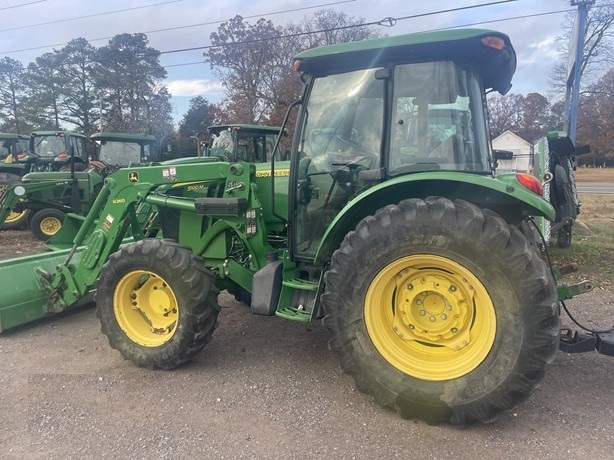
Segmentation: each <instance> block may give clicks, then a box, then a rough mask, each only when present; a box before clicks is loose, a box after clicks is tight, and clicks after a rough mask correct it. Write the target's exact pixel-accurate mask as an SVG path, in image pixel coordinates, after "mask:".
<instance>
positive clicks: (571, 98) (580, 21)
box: [564, 0, 595, 144]
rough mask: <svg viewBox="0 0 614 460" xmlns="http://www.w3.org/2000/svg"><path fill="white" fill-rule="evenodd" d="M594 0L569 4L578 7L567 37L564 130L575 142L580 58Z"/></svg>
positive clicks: (582, 55)
mask: <svg viewBox="0 0 614 460" xmlns="http://www.w3.org/2000/svg"><path fill="white" fill-rule="evenodd" d="M594 3H595V0H571V2H570V4H571V6H577V7H578V13H577V15H576V22H575V24H574V29H573V30H572V32H571V37H570V39H569V51H568V58H567V92H566V93H565V126H564V130H565V131H566V132H567V134H568V135H569V138H570V139H571V141H572V142H573V143H574V144H575V142H576V124H577V121H578V104H579V102H578V101H579V92H580V77H581V76H582V73H581V70H582V58H583V57H584V37H585V33H586V30H585V29H586V20H587V17H588V10H589V9H590V8H591V6H593V4H594Z"/></svg>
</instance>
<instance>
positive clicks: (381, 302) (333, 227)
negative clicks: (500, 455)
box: [0, 29, 613, 425]
mask: <svg viewBox="0 0 614 460" xmlns="http://www.w3.org/2000/svg"><path fill="white" fill-rule="evenodd" d="M294 67H295V69H296V70H297V72H299V73H300V78H301V80H302V82H303V84H304V86H303V91H302V95H301V97H300V99H299V100H298V101H297V102H296V103H295V104H293V105H292V107H291V110H289V111H288V115H287V117H286V121H287V118H288V117H289V116H290V114H291V113H294V112H292V110H294V108H297V107H298V112H297V119H296V125H295V126H296V129H295V132H294V137H293V144H292V148H291V152H290V159H289V160H288V161H285V160H284V161H280V160H278V159H276V158H275V156H272V157H271V158H269V159H268V160H267V162H264V163H257V162H250V161H246V160H248V159H250V158H249V157H243V156H242V155H239V154H237V153H234V154H232V155H230V156H229V157H227V158H221V157H210V158H206V159H205V158H203V159H202V162H199V160H194V161H190V162H186V163H178V164H160V165H152V166H148V167H128V168H124V169H121V170H119V171H117V172H115V173H113V174H111V175H109V176H108V177H106V178H105V180H104V186H103V187H102V189H101V190H100V192H99V194H98V197H97V199H96V202H95V203H94V205H93V206H92V209H91V210H90V212H89V213H88V215H87V216H86V217H85V218H81V219H82V222H81V223H80V225H79V226H75V227H74V228H75V229H77V228H78V231H77V232H76V234H75V235H71V236H74V238H73V247H72V248H71V249H66V250H63V251H56V252H52V253H49V254H40V255H36V256H30V257H26V258H21V259H13V260H8V261H5V262H2V263H0V269H2V268H4V269H6V271H7V276H3V277H2V279H5V280H9V279H10V280H11V283H12V285H11V287H12V289H7V291H8V293H6V294H3V296H2V300H0V328H2V329H9V328H12V327H15V326H18V325H21V324H25V323H28V322H30V321H34V320H35V319H37V318H42V317H44V316H47V315H49V314H52V313H57V312H61V311H64V310H66V309H68V308H71V307H76V306H79V305H83V304H85V303H87V302H89V301H90V300H91V299H92V296H93V297H94V300H95V302H96V306H97V315H98V318H99V319H100V322H101V325H102V332H103V333H104V334H105V335H106V336H107V338H108V340H109V343H110V345H111V346H112V347H113V348H115V349H117V350H119V352H120V353H121V355H122V356H123V357H124V358H126V359H129V360H131V361H132V362H133V363H135V364H136V365H138V366H143V367H147V368H162V369H170V368H174V367H176V366H179V365H181V364H183V363H185V362H187V361H189V360H190V359H192V358H193V357H194V356H195V355H196V354H197V353H199V352H200V351H201V350H202V349H203V347H204V346H205V345H206V344H207V343H209V341H210V340H211V338H212V335H213V333H214V331H215V328H216V326H217V321H218V313H219V311H220V307H219V305H218V293H219V292H220V290H223V289H228V290H232V289H235V291H236V289H237V288H240V289H242V290H243V291H245V292H247V293H249V294H250V307H249V308H250V310H251V311H252V312H253V313H254V314H258V315H267V316H271V317H273V316H276V317H279V318H283V319H286V320H291V321H298V322H304V323H306V322H309V321H314V320H317V319H320V318H323V320H324V324H325V326H326V328H327V329H328V330H329V332H330V336H331V340H330V346H331V348H332V349H333V350H334V351H336V352H337V353H338V354H339V356H340V360H341V366H342V368H343V369H344V370H345V371H346V372H347V373H349V374H350V375H352V376H353V377H354V379H355V381H356V385H357V387H358V388H359V389H360V390H361V391H363V392H365V393H368V394H371V395H373V397H374V398H375V401H376V402H377V403H378V404H380V405H382V406H384V407H389V408H392V409H393V410H395V411H397V412H398V413H399V414H400V415H401V416H402V417H413V418H419V419H424V420H426V421H427V422H429V423H440V422H445V423H452V424H459V425H464V424H468V423H472V422H475V421H488V420H490V419H491V418H492V417H494V416H495V415H496V414H497V413H499V412H500V411H502V410H506V409H509V408H511V407H513V406H514V405H516V404H517V403H519V402H520V401H522V400H524V399H525V398H527V397H528V395H529V394H530V393H531V392H532V391H533V390H534V389H535V387H536V386H537V384H538V383H539V382H540V380H541V379H542V377H543V375H544V372H545V370H546V368H547V366H548V364H549V363H550V362H551V361H552V360H553V359H554V357H555V354H556V353H557V350H558V349H559V341H560V320H559V313H560V310H559V301H560V300H562V299H565V298H570V297H571V296H573V295H575V294H578V293H581V292H584V291H586V290H589V289H590V288H591V286H590V283H586V282H585V283H580V284H577V285H571V286H570V285H564V284H562V285H559V286H557V283H556V281H555V278H554V276H553V274H554V273H555V270H554V269H552V268H551V267H549V266H548V264H547V263H546V262H545V261H544V258H543V257H542V254H541V252H540V247H541V246H540V245H539V244H537V243H536V242H535V241H534V240H533V239H532V238H531V239H529V238H528V237H527V236H526V234H532V233H530V232H528V231H527V227H529V228H530V226H531V225H532V221H533V218H536V217H545V218H547V219H550V220H551V219H553V218H554V217H555V214H556V213H555V210H554V209H553V207H552V206H551V205H550V203H549V202H548V201H547V200H546V199H544V198H543V196H542V184H541V183H540V181H539V180H538V179H537V178H536V177H534V176H532V175H528V174H502V175H499V176H497V177H495V176H494V173H493V169H494V168H493V166H494V159H493V155H492V151H491V145H490V136H489V126H488V116H487V111H486V96H485V93H486V91H489V90H494V91H498V92H500V93H505V92H506V91H508V89H509V88H510V86H511V79H512V75H513V73H514V71H515V67H516V56H515V52H514V49H513V47H512V45H511V43H510V41H509V39H508V37H507V36H506V35H504V34H501V33H498V32H493V31H489V30H481V29H479V30H473V29H464V30H450V31H439V32H426V33H419V34H410V35H403V36H397V37H386V38H379V39H374V40H366V41H360V42H356V43H347V44H340V45H332V46H328V47H323V48H317V49H312V50H308V51H305V52H302V53H300V54H299V55H297V56H296V58H295V60H294ZM451 108H453V110H452V109H451ZM439 109H442V110H446V111H447V112H446V113H448V114H449V115H450V116H449V117H448V118H447V121H446V127H445V129H444V132H443V133H442V130H441V126H442V122H441V111H440V110H439ZM286 121H285V122H284V126H285V125H286ZM443 134H445V135H443ZM277 143H278V144H279V139H278V141H277ZM273 151H275V148H274V149H273ZM205 160H207V161H205ZM143 204H149V205H151V206H152V207H154V208H155V209H157V210H160V211H163V210H168V211H172V213H173V218H172V219H169V218H167V217H165V216H164V215H163V214H161V215H160V216H159V217H160V218H159V224H160V225H159V227H160V231H159V232H158V234H156V235H153V234H151V233H149V235H147V234H146V232H145V231H144V230H145V227H144V226H142V225H141V224H140V223H139V220H138V219H137V218H136V212H137V210H138V209H139V207H140V206H142V205H143ZM70 217H71V218H72V217H73V216H72V215H71V216H70ZM77 217H78V216H77ZM69 228H70V227H68V226H64V227H63V228H62V230H61V232H60V233H63V232H64V231H65V230H67V229H69ZM128 235H131V236H132V238H133V240H132V241H128V240H126V236H128ZM147 236H149V237H147ZM9 274H10V276H9ZM14 280H19V282H20V283H21V284H20V285H19V286H18V288H17V289H15V286H14V284H15V282H14ZM231 292H232V291H231ZM592 340H593V342H592V348H591V349H593V350H595V348H597V350H598V351H600V352H602V353H606V354H612V352H611V350H612V345H613V343H612V341H611V340H610V341H609V340H608V337H607V335H599V334H596V333H595V334H594V336H593V337H592ZM568 345H569V346H570V348H569V349H572V348H573V346H574V344H569V343H568ZM583 345H585V343H583ZM589 348H590V347H589ZM576 351H580V350H576ZM582 351H584V350H582Z"/></svg>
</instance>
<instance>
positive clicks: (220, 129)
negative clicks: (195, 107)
mask: <svg viewBox="0 0 614 460" xmlns="http://www.w3.org/2000/svg"><path fill="white" fill-rule="evenodd" d="M280 130H281V128H280V127H279V126H262V125H249V124H240V123H229V124H222V125H214V126H209V127H208V128H207V131H208V133H209V136H210V138H209V139H208V140H206V141H205V143H206V146H207V148H206V150H205V156H218V157H220V158H221V159H225V160H228V158H231V157H232V158H238V159H239V160H240V161H247V162H250V163H263V162H267V161H271V160H270V158H271V156H272V155H273V149H274V148H275V143H276V140H277V137H278V136H279V133H280ZM284 135H285V131H284ZM275 159H277V160H281V159H282V158H281V157H280V155H279V153H276V156H275Z"/></svg>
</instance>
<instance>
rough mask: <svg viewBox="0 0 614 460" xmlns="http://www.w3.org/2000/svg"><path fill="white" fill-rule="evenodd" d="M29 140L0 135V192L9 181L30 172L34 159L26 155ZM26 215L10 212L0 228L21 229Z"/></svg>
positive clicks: (20, 136)
mask: <svg viewBox="0 0 614 460" xmlns="http://www.w3.org/2000/svg"><path fill="white" fill-rule="evenodd" d="M28 146H29V138H28V137H27V136H24V135H21V134H12V133H0V191H1V190H2V189H3V188H4V186H5V185H6V184H7V183H8V182H11V181H15V180H19V179H20V178H21V177H22V176H23V175H24V174H27V173H28V172H30V169H32V166H33V165H34V163H35V157H34V156H33V155H29V154H28ZM25 219H26V215H25V214H24V213H19V212H11V213H10V214H9V215H8V216H7V217H6V219H5V221H4V224H2V225H1V226H0V227H1V228H3V229H15V228H21V227H22V226H23V225H24V223H25Z"/></svg>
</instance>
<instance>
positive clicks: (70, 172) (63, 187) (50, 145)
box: [0, 132, 156, 241]
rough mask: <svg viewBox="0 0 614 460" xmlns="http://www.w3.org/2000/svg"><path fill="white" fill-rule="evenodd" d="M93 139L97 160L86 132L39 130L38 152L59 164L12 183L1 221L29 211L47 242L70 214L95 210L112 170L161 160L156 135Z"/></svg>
mask: <svg viewBox="0 0 614 460" xmlns="http://www.w3.org/2000/svg"><path fill="white" fill-rule="evenodd" d="M91 139H92V141H94V142H95V143H96V145H97V149H96V150H97V152H98V153H97V155H96V159H93V160H90V159H89V158H88V156H87V154H86V149H85V147H86V143H85V140H86V138H85V136H83V135H81V134H77V133H71V132H58V133H56V132H54V133H50V132H37V133H33V135H32V138H31V141H30V144H31V148H32V151H33V152H35V153H36V155H37V157H38V158H45V159H47V162H48V164H49V165H50V166H53V167H52V168H51V167H50V168H48V170H46V171H37V172H32V173H28V174H26V175H24V176H23V177H22V178H21V181H20V182H13V183H11V184H8V185H7V187H6V189H5V190H4V191H2V193H1V194H0V223H1V222H4V219H8V218H9V217H10V216H11V215H12V214H26V213H28V214H29V216H28V225H29V227H30V230H31V231H32V233H33V234H34V236H36V237H37V238H38V239H40V240H42V241H47V240H48V239H49V238H50V237H51V236H53V235H55V234H56V233H57V231H58V230H59V229H60V227H61V226H62V223H63V222H64V220H65V218H66V214H67V213H77V214H86V213H87V211H89V209H90V207H91V205H92V203H93V202H94V199H95V198H96V195H97V194H98V193H99V192H100V190H101V188H102V185H103V181H104V178H105V177H106V176H107V175H108V174H109V173H111V172H113V171H115V170H117V169H119V168H121V167H125V166H128V165H130V164H141V163H148V162H151V161H152V160H154V159H155V158H154V154H155V152H154V151H153V147H154V145H155V142H156V139H155V137H154V136H149V135H139V134H127V133H96V134H93V135H92V136H91ZM64 149H65V150H64ZM44 155H46V156H44Z"/></svg>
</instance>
